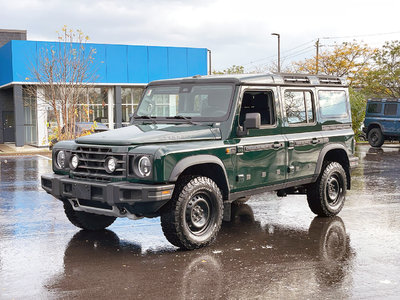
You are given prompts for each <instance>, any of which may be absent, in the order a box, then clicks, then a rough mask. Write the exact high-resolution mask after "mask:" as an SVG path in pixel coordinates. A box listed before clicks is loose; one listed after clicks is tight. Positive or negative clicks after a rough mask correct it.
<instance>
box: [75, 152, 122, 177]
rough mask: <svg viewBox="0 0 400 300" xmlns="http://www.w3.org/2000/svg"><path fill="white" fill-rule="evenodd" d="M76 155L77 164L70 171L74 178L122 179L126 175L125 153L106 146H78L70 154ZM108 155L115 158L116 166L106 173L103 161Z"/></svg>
mask: <svg viewBox="0 0 400 300" xmlns="http://www.w3.org/2000/svg"><path fill="white" fill-rule="evenodd" d="M74 154H76V155H78V157H79V165H78V167H77V168H76V169H75V170H74V171H72V170H71V174H72V175H73V177H74V178H82V179H87V180H96V181H107V182H109V181H112V180H113V179H116V180H122V179H123V178H125V177H126V154H125V153H115V152H112V149H111V148H106V147H78V148H77V149H76V150H72V153H71V157H72V155H74ZM109 157H114V158H115V159H116V160H117V166H116V168H115V171H114V172H113V173H111V174H110V173H107V171H106V168H105V167H104V163H105V161H106V160H107V158H109Z"/></svg>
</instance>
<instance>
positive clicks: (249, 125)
mask: <svg viewBox="0 0 400 300" xmlns="http://www.w3.org/2000/svg"><path fill="white" fill-rule="evenodd" d="M260 127H261V115H260V113H248V114H246V119H245V120H244V123H243V128H244V131H245V132H246V133H247V131H248V130H249V129H259V128H260Z"/></svg>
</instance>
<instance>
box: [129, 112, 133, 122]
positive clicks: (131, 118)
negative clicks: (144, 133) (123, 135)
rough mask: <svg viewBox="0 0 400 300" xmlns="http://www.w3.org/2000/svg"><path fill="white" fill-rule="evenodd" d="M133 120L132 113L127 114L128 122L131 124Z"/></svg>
mask: <svg viewBox="0 0 400 300" xmlns="http://www.w3.org/2000/svg"><path fill="white" fill-rule="evenodd" d="M132 121H133V114H129V124H132Z"/></svg>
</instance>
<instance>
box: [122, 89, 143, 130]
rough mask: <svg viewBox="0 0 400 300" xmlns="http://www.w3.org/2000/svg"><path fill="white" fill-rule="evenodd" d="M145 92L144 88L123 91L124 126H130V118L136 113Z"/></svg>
mask: <svg viewBox="0 0 400 300" xmlns="http://www.w3.org/2000/svg"><path fill="white" fill-rule="evenodd" d="M143 90H144V88H142V87H131V88H122V89H121V105H122V126H126V125H128V124H129V116H130V115H132V114H133V113H134V112H135V111H136V109H137V106H138V104H139V101H140V98H141V97H142V93H143Z"/></svg>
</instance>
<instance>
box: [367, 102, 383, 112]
mask: <svg viewBox="0 0 400 300" xmlns="http://www.w3.org/2000/svg"><path fill="white" fill-rule="evenodd" d="M381 111H382V103H370V104H368V108H367V113H369V114H378V113H380V112H381Z"/></svg>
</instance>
